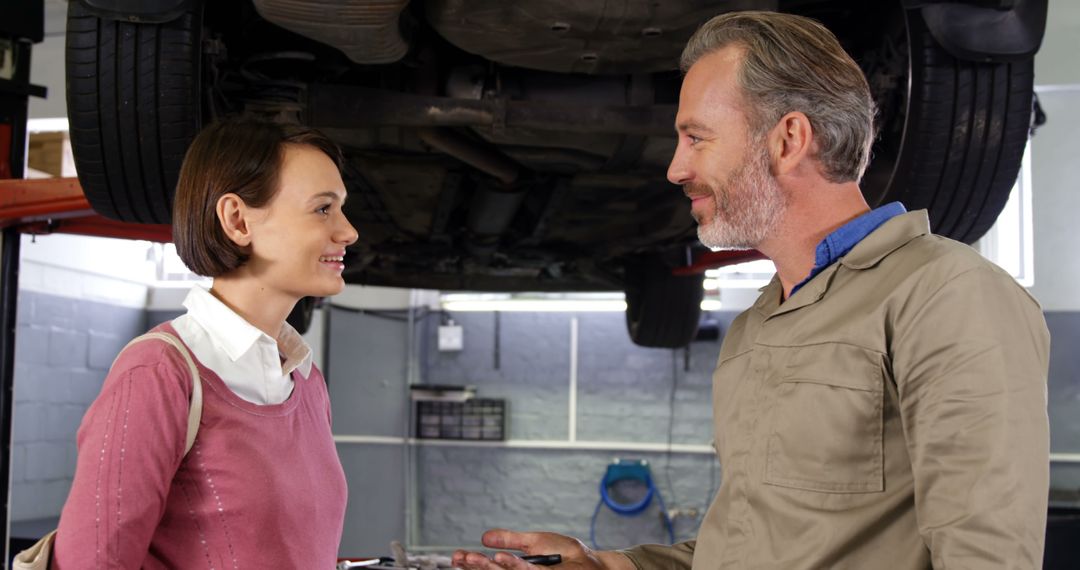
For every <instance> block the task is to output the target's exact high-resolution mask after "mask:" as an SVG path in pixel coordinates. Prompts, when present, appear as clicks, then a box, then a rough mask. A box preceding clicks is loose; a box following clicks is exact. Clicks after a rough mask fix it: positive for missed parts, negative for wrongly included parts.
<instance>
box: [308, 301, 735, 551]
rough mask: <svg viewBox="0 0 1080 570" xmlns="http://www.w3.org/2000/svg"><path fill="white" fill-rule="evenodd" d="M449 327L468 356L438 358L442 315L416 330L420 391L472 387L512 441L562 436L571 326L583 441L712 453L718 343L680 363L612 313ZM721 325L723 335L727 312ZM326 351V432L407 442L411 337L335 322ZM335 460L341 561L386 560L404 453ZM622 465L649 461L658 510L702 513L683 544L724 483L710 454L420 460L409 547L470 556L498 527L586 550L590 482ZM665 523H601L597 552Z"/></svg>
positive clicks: (392, 327)
mask: <svg viewBox="0 0 1080 570" xmlns="http://www.w3.org/2000/svg"><path fill="white" fill-rule="evenodd" d="M397 315H398V316H400V315H401V313H397ZM451 316H452V318H453V319H454V320H455V322H457V323H458V324H461V325H462V326H463V328H464V331H465V342H464V345H465V348H464V350H463V351H461V352H439V351H438V350H437V342H436V341H437V326H438V324H439V321H440V318H439V315H438V314H434V313H432V314H428V316H427V317H424V318H422V319H420V321H419V327H418V328H419V332H418V336H419V338H418V339H417V340H416V343H415V344H416V347H417V351H418V353H419V361H418V362H417V363H416V366H417V368H418V372H417V375H418V377H419V378H418V379H419V380H420V381H421V382H426V383H433V384H468V385H475V386H476V387H477V390H478V395H479V396H482V397H493V398H505V399H506V400H507V403H508V409H509V417H510V419H509V422H508V435H509V438H510V439H514V440H562V441H565V440H566V439H567V438H568V402H569V374H570V350H571V346H570V336H571V335H570V326H571V325H570V323H571V319H573V318H577V319H578V333H579V342H578V349H579V365H578V416H577V418H578V429H577V439H578V440H579V441H585V440H587V441H607V442H633V443H659V444H665V443H667V441H668V434H669V428H670V433H671V440H672V442H673V443H686V444H699V445H708V444H709V443H710V442H711V439H712V434H711V430H712V427H711V421H710V401H711V396H710V394H711V388H710V382H711V373H712V368H713V365H714V364H715V361H716V356H717V354H718V352H719V341H718V340H709V341H702V342H695V343H693V345H692V346H691V347H690V349H689V350H688V351H683V350H677V351H671V350H657V349H644V348H640V347H637V346H635V345H633V344H632V343H631V342H630V341H629V339H628V337H627V334H626V329H625V322H624V316H623V315H622V314H621V313H579V314H570V313H501V314H499V315H498V316H497V317H496V315H495V314H494V313H458V314H454V315H451ZM718 316H719V320H720V321H721V322H722V326H723V327H724V328H726V327H727V325H728V324H729V323H730V320H731V318H733V317H734V313H721V314H719V315H718ZM496 319H498V321H499V322H498V326H496ZM496 330H497V331H498V333H496ZM327 342H328V343H329V345H330V358H329V363H330V364H329V376H330V392H331V398H332V400H333V405H334V432H335V434H336V435H346V436H347V435H382V436H400V434H402V433H403V427H402V426H403V424H402V422H401V415H400V414H403V413H405V408H404V407H403V402H402V401H401V400H400V399H399V398H401V397H403V394H404V389H405V383H404V382H405V379H406V375H405V372H406V365H407V361H408V355H407V354H406V353H405V352H404V350H403V349H404V346H405V343H406V342H407V340H406V333H405V323H404V322H402V321H395V320H392V318H388V315H385V314H384V315H382V316H380V317H376V316H372V315H365V314H357V313H352V312H347V311H344V310H340V309H335V310H333V311H332V313H331V318H330V333H329V335H328V341H327ZM395 343H397V346H396V347H395ZM673 388H674V392H673ZM672 410H674V414H672ZM338 449H339V452H340V453H341V456H342V461H343V463H344V464H345V466H346V474H347V476H348V478H349V489H350V500H349V509H348V513H347V515H346V525H345V527H346V532H345V538H344V539H343V543H342V547H341V552H342V554H343V555H350V554H361V553H371V552H385V549H386V548H387V546H386V544H387V542H388V541H389V540H390V539H402V538H404V526H405V524H406V523H405V520H404V518H403V513H404V510H405V508H406V506H405V504H404V502H402V500H403V498H404V496H405V493H406V489H405V486H406V485H408V481H407V479H406V478H404V477H402V474H404V473H405V470H404V461H405V457H406V455H405V454H406V453H407V452H406V451H405V450H403V449H401V448H400V447H398V446H386V445H360V444H349V443H341V444H339V446H338ZM616 457H622V458H643V459H646V460H648V461H649V462H650V464H651V467H652V470H653V477H654V480H655V482H656V485H657V487H658V488H659V490H660V493H661V495H662V497H663V499H664V500H665V501H666V503H667V504H666V506H667V507H668V508H669V509H671V508H678V509H682V510H689V509H696V510H697V511H698V513H699V514H698V517H697V518H679V519H677V520H676V532H677V536H678V538H679V539H685V538H689V537H692V536H693V535H694V534H695V533H696V529H697V524H698V520H699V518H700V513H702V512H703V511H704V509H705V507H706V505H707V504H708V498H709V496H710V494H711V493H712V492H713V491H714V490H715V488H716V486H717V485H718V484H719V469H718V466H717V464H716V461H715V459H714V457H713V456H712V455H711V454H692V453H673V454H670V455H669V454H666V453H629V452H619V451H591V450H589V451H587V450H578V449H566V450H552V449H507V448H498V447H437V446H422V447H421V448H420V449H419V450H417V451H416V454H415V461H416V472H417V482H418V488H417V496H418V498H417V507H418V510H417V514H418V515H419V518H418V519H417V520H416V521H415V522H416V524H417V528H416V530H417V531H418V535H415V536H413V537H412V538H413V542H414V543H419V544H424V545H438V546H459V545H476V544H478V541H479V537H480V535H481V534H482V533H483V531H484V530H486V529H487V528H491V527H492V526H507V527H513V528H537V529H547V530H555V531H559V532H565V533H569V534H572V535H575V536H578V537H580V538H582V539H583V540H588V539H589V525H590V519H591V517H592V514H593V509H594V508H595V506H596V503H597V501H598V500H599V494H598V484H599V482H600V479H601V477H602V476H603V474H604V470H605V469H606V466H607V465H608V464H609V463H610V462H611V461H612V460H613V459H614V458H616ZM387 474H391V475H390V476H387ZM372 512H378V513H380V515H379V517H375V518H373V517H372V516H371V513H372ZM659 512H660V509H659V506H658V503H655V502H654V503H653V504H652V505H651V506H650V508H649V509H648V510H647V512H646V513H645V514H643V515H641V516H638V517H633V518H626V517H619V516H616V515H615V514H614V513H612V512H611V511H609V510H606V509H604V510H602V511H601V512H600V515H599V516H598V518H597V540H598V542H599V543H600V545H601V546H605V547H618V546H626V545H630V544H637V543H640V542H663V541H666V540H667V538H666V534H665V531H664V527H663V526H662V524H661V522H660V518H659V516H658V515H659ZM375 537H379V538H375ZM373 549H374V550H373Z"/></svg>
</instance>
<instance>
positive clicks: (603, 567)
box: [453, 529, 635, 570]
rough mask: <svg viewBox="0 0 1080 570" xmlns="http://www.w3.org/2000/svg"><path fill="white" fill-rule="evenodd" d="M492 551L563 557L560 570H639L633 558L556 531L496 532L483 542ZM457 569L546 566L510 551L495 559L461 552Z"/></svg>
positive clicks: (536, 568)
mask: <svg viewBox="0 0 1080 570" xmlns="http://www.w3.org/2000/svg"><path fill="white" fill-rule="evenodd" d="M480 540H481V542H483V543H484V546H486V547H488V548H498V549H505V550H518V551H521V552H524V553H525V555H530V554H532V555H536V554H560V555H562V560H563V561H562V564H559V565H558V566H556V567H557V568H566V569H571V568H577V569H581V570H635V568H634V564H633V563H632V562H630V559H629V558H627V557H625V556H623V555H622V554H619V553H617V552H593V551H592V550H589V549H588V548H587V547H586V546H585V545H584V544H582V543H581V541H580V540H577V539H576V538H571V537H569V536H563V535H561V534H555V533H553V532H513V531H509V530H504V529H493V530H489V531H487V532H485V533H484V536H483V537H482V538H481V539H480ZM453 560H454V566H457V567H459V568H464V569H465V570H530V569H531V570H541V569H542V568H544V567H543V566H536V565H534V564H529V563H528V562H525V561H524V560H522V559H521V558H519V557H517V556H515V555H513V554H510V553H508V552H498V553H496V554H495V557H494V558H493V559H489V558H488V557H486V556H484V555H483V554H480V553H478V552H466V551H464V550H458V551H457V552H455V553H454V559H453Z"/></svg>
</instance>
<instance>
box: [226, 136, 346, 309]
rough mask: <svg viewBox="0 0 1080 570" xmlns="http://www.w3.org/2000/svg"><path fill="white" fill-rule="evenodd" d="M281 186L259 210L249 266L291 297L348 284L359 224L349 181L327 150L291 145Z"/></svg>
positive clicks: (315, 294)
mask: <svg viewBox="0 0 1080 570" xmlns="http://www.w3.org/2000/svg"><path fill="white" fill-rule="evenodd" d="M278 184H279V186H280V187H279V189H278V192H277V194H276V195H275V196H274V198H273V199H271V200H270V203H269V204H267V205H266V206H265V207H263V208H258V209H255V210H254V211H253V215H252V216H251V218H250V219H249V224H250V229H251V257H250V259H249V260H248V263H246V264H245V266H246V267H247V269H248V273H249V274H250V275H252V276H254V277H255V278H257V279H259V281H261V283H260V286H262V287H266V288H270V289H273V290H274V291H276V292H280V293H283V294H285V295H287V296H289V297H294V298H295V299H300V298H301V297H308V296H311V297H327V296H330V295H336V294H337V293H340V292H341V290H342V289H343V288H344V287H345V281H344V280H343V279H342V278H341V272H342V271H343V270H344V269H345V264H344V263H343V258H344V257H345V246H347V245H349V244H351V243H353V242H355V241H356V238H357V233H356V229H355V228H353V227H352V225H351V224H349V221H348V220H346V219H345V214H344V213H343V212H342V210H341V207H342V205H343V203H344V202H345V197H346V193H345V183H344V182H342V180H341V174H340V173H339V172H338V169H337V167H336V166H335V165H334V162H333V161H332V160H330V157H328V156H326V154H324V153H323V152H322V151H320V150H318V149H316V148H313V147H310V146H303V145H293V144H290V145H286V146H285V155H284V157H283V158H282V165H281V174H280V179H279V180H278Z"/></svg>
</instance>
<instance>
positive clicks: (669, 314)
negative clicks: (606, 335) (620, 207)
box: [625, 258, 705, 348]
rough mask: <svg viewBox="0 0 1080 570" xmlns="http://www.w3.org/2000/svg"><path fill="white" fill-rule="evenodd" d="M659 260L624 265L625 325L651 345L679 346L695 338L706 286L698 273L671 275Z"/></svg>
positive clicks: (641, 341) (636, 339)
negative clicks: (703, 285)
mask: <svg viewBox="0 0 1080 570" xmlns="http://www.w3.org/2000/svg"><path fill="white" fill-rule="evenodd" d="M671 269H672V268H671V267H669V266H667V265H666V264H664V263H663V262H662V261H660V260H658V259H653V258H650V259H647V260H644V261H640V262H634V263H629V264H627V265H626V272H625V289H626V328H627V330H628V331H629V332H630V340H632V341H633V342H634V344H637V345H639V346H645V347H650V348H680V347H683V346H686V345H687V344H689V343H690V341H692V340H693V339H694V335H695V334H696V333H697V328H698V323H699V322H700V320H701V299H702V297H704V294H705V289H704V288H703V287H702V279H703V278H702V276H701V275H672V274H671Z"/></svg>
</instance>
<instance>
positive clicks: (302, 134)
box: [52, 120, 357, 570]
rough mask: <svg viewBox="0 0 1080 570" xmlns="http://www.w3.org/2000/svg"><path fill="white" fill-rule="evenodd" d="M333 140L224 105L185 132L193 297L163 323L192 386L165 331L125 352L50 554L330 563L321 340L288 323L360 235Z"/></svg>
mask: <svg viewBox="0 0 1080 570" xmlns="http://www.w3.org/2000/svg"><path fill="white" fill-rule="evenodd" d="M340 162H341V158H340V152H339V150H338V149H337V147H336V146H335V145H334V143H333V142H331V141H330V140H329V139H327V138H326V137H324V136H323V135H321V134H319V133H317V132H315V131H311V130H300V129H296V128H290V127H285V126H281V125H276V124H272V123H265V122H258V121H252V120H228V121H223V122H220V123H217V124H215V125H212V126H210V127H208V128H207V129H205V130H204V131H203V132H202V133H200V134H199V136H198V137H197V138H196V139H195V141H194V142H193V143H192V146H191V148H190V149H189V150H188V153H187V156H186V158H185V160H184V164H183V167H182V169H181V172H180V180H179V183H178V184H177V191H176V200H175V208H174V212H173V237H174V241H175V243H176V249H177V252H178V253H179V254H180V257H181V259H183V261H184V262H185V263H186V264H187V266H188V267H189V268H191V270H192V271H194V272H196V273H198V274H200V275H205V276H209V277H213V278H214V282H213V286H212V288H211V289H210V290H209V291H207V290H205V289H202V288H201V287H195V288H194V289H192V291H191V293H190V294H189V295H188V297H187V299H186V300H185V302H184V306H185V307H186V308H187V310H188V312H187V313H186V314H185V315H183V316H181V317H179V318H177V319H175V320H174V321H172V322H170V323H165V324H162V325H161V326H159V327H156V328H155V329H154V330H155V331H160V332H166V333H171V334H174V335H176V336H177V337H179V339H180V340H182V341H183V343H184V345H186V346H187V348H188V349H189V350H190V352H191V354H192V356H193V357H194V359H195V361H196V364H197V367H198V370H199V375H200V378H201V382H202V386H203V390H202V391H203V402H202V420H201V424H200V426H199V430H198V432H197V437H196V439H195V442H194V445H193V446H192V448H191V450H190V452H188V453H186V454H185V452H184V448H185V436H186V431H187V418H188V412H189V407H190V398H191V394H192V390H193V384H192V379H191V374H190V373H189V371H188V367H187V364H186V363H185V360H184V358H183V356H181V354H180V353H179V352H178V351H177V349H176V348H174V347H172V346H169V345H168V344H166V343H165V342H160V341H145V342H140V343H137V344H134V345H132V346H130V347H129V348H127V349H126V350H124V351H123V353H122V354H121V355H120V357H119V358H118V359H117V361H116V362H115V363H114V364H113V367H112V369H111V370H110V371H109V375H108V377H107V378H106V380H105V385H104V387H103V388H102V391H101V394H100V395H99V396H98V398H97V400H96V401H95V402H94V403H93V405H91V407H90V409H89V411H88V412H87V414H86V416H85V417H84V418H83V422H82V426H81V427H80V428H79V435H78V446H79V455H78V464H77V468H76V471H75V480H74V483H73V485H72V489H71V493H70V495H69V496H68V500H67V503H66V504H65V505H64V510H63V513H62V515H61V518H60V527H59V529H58V532H57V540H56V545H55V549H54V553H53V565H52V567H53V568H56V569H60V570H69V569H79V570H81V569H85V568H185V569H187V568H221V569H232V568H332V567H333V566H334V564H335V561H336V556H337V549H338V543H339V542H340V540H341V532H342V524H343V519H344V513H345V501H346V488H345V477H344V474H343V472H342V468H341V463H340V461H339V459H338V456H337V451H336V449H335V446H334V441H333V438H332V436H331V431H330V403H329V400H328V397H327V391H326V384H325V382H324V380H323V377H322V374H321V373H320V372H319V370H318V368H316V367H315V366H314V365H313V364H312V362H311V350H310V348H309V347H308V346H307V345H306V344H305V343H304V341H303V339H302V338H301V337H300V335H299V334H298V333H297V332H296V331H295V330H294V329H293V328H292V327H291V326H289V325H288V324H287V323H286V322H285V318H286V316H288V314H289V312H290V311H291V310H292V308H293V305H295V304H296V302H297V301H298V300H299V299H300V298H301V297H304V296H320V297H321V296H329V295H334V294H336V293H339V292H341V290H342V289H343V288H344V285H345V283H344V281H343V280H342V277H341V272H342V270H343V269H344V263H343V259H344V256H345V248H346V246H348V245H350V244H352V243H353V242H355V241H356V239H357V234H356V230H355V229H354V228H353V227H352V226H351V225H350V224H349V222H348V221H347V220H346V219H345V215H344V213H343V212H342V204H343V203H344V201H345V197H346V192H345V185H344V183H343V182H342V179H341V174H340V171H339V168H340Z"/></svg>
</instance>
